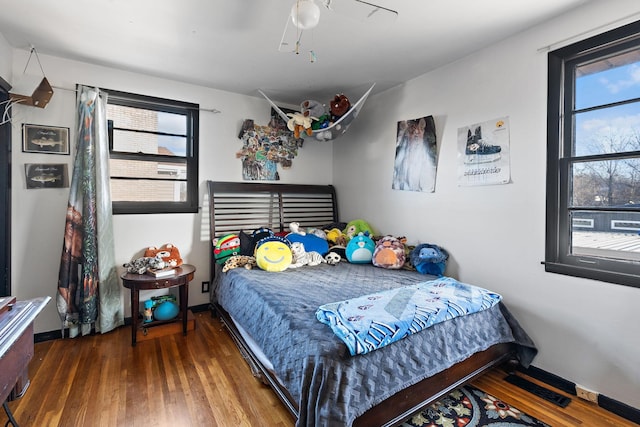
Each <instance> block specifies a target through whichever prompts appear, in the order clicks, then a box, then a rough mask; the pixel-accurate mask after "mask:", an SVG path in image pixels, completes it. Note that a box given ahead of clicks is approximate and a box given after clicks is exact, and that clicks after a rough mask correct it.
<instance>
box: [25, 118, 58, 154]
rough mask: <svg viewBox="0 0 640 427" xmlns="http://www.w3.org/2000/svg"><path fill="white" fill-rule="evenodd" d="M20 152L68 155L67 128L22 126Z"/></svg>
mask: <svg viewBox="0 0 640 427" xmlns="http://www.w3.org/2000/svg"><path fill="white" fill-rule="evenodd" d="M22 151H24V152H25V153H47V154H69V128H64V127H58V126H41V125H30V124H24V125H22Z"/></svg>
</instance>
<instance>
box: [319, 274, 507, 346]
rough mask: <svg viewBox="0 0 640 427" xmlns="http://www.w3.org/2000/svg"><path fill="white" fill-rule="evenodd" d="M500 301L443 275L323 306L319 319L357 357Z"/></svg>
mask: <svg viewBox="0 0 640 427" xmlns="http://www.w3.org/2000/svg"><path fill="white" fill-rule="evenodd" d="M501 299H502V297H501V296H500V295H498V294H496V293H494V292H491V291H488V290H486V289H483V288H479V287H477V286H472V285H469V284H466V283H461V282H458V281H457V280H455V279H453V278H450V277H443V278H440V279H437V280H432V281H428V282H422V283H417V284H414V285H409V286H404V287H401V288H396V289H390V290H386V291H382V292H376V293H373V294H368V295H364V296H361V297H357V298H351V299H348V300H345V301H340V302H333V303H330V304H324V305H322V306H320V308H318V310H317V311H316V317H317V319H318V320H319V321H320V322H322V323H324V324H326V325H329V326H330V327H331V329H332V330H333V333H334V334H336V335H337V336H338V338H340V339H341V340H342V341H344V343H345V344H346V345H347V348H348V349H349V352H350V353H351V355H352V356H355V355H356V354H365V353H369V352H370V351H373V350H377V349H379V348H381V347H384V346H386V345H388V344H391V343H393V342H396V341H398V340H401V339H403V338H405V337H407V336H409V335H411V334H415V333H417V332H420V331H422V330H423V329H425V328H428V327H429V326H432V325H434V324H436V323H439V322H443V321H445V320H449V319H453V318H455V317H458V316H463V315H465V314H471V313H476V312H478V311H482V310H485V309H487V308H490V307H492V306H494V305H495V304H497V303H498V302H500V300H501Z"/></svg>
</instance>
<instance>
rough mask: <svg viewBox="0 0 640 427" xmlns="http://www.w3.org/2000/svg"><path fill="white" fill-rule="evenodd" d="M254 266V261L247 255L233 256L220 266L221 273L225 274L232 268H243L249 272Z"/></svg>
mask: <svg viewBox="0 0 640 427" xmlns="http://www.w3.org/2000/svg"><path fill="white" fill-rule="evenodd" d="M255 265H256V259H255V257H252V256H247V255H234V256H232V257H231V258H229V259H227V260H226V261H225V262H224V265H223V266H222V272H223V273H226V272H227V271H229V270H233V269H234V268H238V267H244V268H246V269H247V270H251V269H252V268H253V267H254V266H255Z"/></svg>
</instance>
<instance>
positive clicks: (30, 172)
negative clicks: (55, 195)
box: [24, 163, 69, 189]
mask: <svg viewBox="0 0 640 427" xmlns="http://www.w3.org/2000/svg"><path fill="white" fill-rule="evenodd" d="M24 176H25V181H26V183H27V189H32V188H65V187H68V186H69V174H68V172H67V164H66V163H60V164H53V163H25V165H24Z"/></svg>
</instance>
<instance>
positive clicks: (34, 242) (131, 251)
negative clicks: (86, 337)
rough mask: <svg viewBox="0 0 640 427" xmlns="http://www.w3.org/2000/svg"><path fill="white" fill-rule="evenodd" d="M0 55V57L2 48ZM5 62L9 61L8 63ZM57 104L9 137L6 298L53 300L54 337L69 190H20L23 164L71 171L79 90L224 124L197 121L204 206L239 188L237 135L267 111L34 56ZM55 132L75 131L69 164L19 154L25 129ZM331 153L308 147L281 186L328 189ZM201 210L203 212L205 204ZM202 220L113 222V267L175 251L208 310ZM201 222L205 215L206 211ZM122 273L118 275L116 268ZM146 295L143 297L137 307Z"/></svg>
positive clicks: (195, 301)
mask: <svg viewBox="0 0 640 427" xmlns="http://www.w3.org/2000/svg"><path fill="white" fill-rule="evenodd" d="M0 49H1V48H0ZM10 53H11V55H9V56H6V53H5V54H2V51H1V50H0V64H4V63H5V61H8V62H9V63H10V62H11V60H13V64H14V68H13V73H14V75H18V74H21V73H22V69H23V68H24V64H25V63H26V60H27V57H28V52H26V51H22V50H11V51H10ZM5 58H6V59H5ZM40 60H41V62H42V66H43V68H44V70H45V73H46V75H47V78H48V80H49V82H50V83H51V85H52V86H53V87H54V95H53V97H52V99H51V101H50V103H49V105H47V107H46V108H45V109H39V108H33V107H25V106H16V107H15V109H14V116H13V122H12V133H13V141H12V144H13V145H12V148H13V165H14V167H13V174H12V179H13V189H12V195H13V199H12V200H13V206H12V216H13V219H12V220H13V235H12V252H13V253H12V256H13V259H12V267H11V268H12V290H13V293H14V294H15V295H16V296H17V297H18V298H19V299H27V298H33V297H38V296H43V295H50V296H51V297H52V298H53V300H52V301H51V302H50V303H49V304H48V306H47V307H46V309H45V311H44V312H43V313H42V314H41V315H40V316H39V317H38V318H37V320H36V323H35V328H36V332H48V331H53V330H58V329H59V328H60V321H59V318H58V314H57V311H56V305H55V298H54V297H55V295H56V286H57V279H58V266H59V260H60V254H61V250H62V231H63V226H64V218H65V212H66V205H67V200H68V194H69V192H68V189H35V190H34V189H31V190H27V189H26V184H25V178H24V164H25V163H39V162H43V163H68V164H69V165H70V166H69V167H70V168H71V164H72V162H73V155H74V154H75V150H74V149H73V148H74V147H75V142H74V137H75V135H76V132H75V129H74V127H75V92H74V91H73V89H74V88H75V85H76V83H82V84H87V85H94V86H99V87H105V88H109V89H116V90H121V91H126V92H134V93H139V94H144V95H151V96H157V97H164V98H171V99H178V100H183V101H187V102H194V103H199V104H200V107H201V108H203V109H212V108H216V109H218V110H220V111H221V112H222V113H221V114H213V113H210V112H207V111H201V112H200V172H199V180H200V206H201V207H202V205H203V202H204V201H205V200H204V193H205V191H206V187H205V181H206V180H209V179H214V180H228V181H241V180H242V175H241V164H240V160H237V159H236V157H235V153H236V152H237V151H238V150H239V149H240V148H241V146H242V143H241V141H240V140H239V139H238V137H237V135H238V132H239V130H240V126H241V124H242V122H243V120H244V119H247V118H250V119H254V120H255V121H256V123H260V124H266V123H267V121H268V118H269V111H270V107H269V105H268V103H267V101H266V100H264V99H263V98H261V97H259V94H258V93H257V91H256V97H251V96H243V95H238V94H233V93H229V92H223V91H219V90H214V89H209V88H205V87H199V86H193V85H187V84H183V83H178V82H175V81H169V80H163V79H158V78H153V77H149V76H146V75H142V74H135V73H128V72H123V71H120V70H116V69H112V68H106V67H97V66H92V65H89V64H85V63H80V62H74V61H69V60H64V59H60V58H56V57H52V56H48V55H43V54H40ZM23 123H31V124H41V125H55V126H64V127H69V128H71V141H72V143H71V145H72V153H71V155H70V156H64V155H51V154H34V153H23V152H22V148H21V147H22V145H21V144H22V140H21V138H22V136H21V134H22V130H21V129H22V128H21V126H22V124H23ZM331 163H332V146H331V144H320V143H317V144H316V143H314V142H313V141H310V142H308V143H306V144H305V145H304V147H303V148H302V149H301V150H300V151H299V155H298V157H296V158H295V159H294V160H293V167H292V168H291V169H289V170H280V176H281V182H287V183H290V182H295V183H325V184H331V183H332V176H331V174H332V167H331ZM205 209H206V203H205ZM201 213H202V211H201V212H200V213H198V214H156V215H114V217H113V226H114V234H115V236H114V240H115V246H116V248H115V253H116V262H117V263H118V265H121V264H123V263H125V262H128V261H130V260H131V259H132V258H134V257H135V256H140V254H139V252H140V251H141V250H142V249H144V248H145V247H147V246H150V245H155V246H158V245H162V244H164V243H168V242H171V243H174V244H175V245H176V246H177V247H178V248H179V249H180V252H181V255H182V258H183V259H184V260H185V262H187V263H190V264H193V265H195V266H196V268H197V271H196V274H195V278H194V280H193V281H192V282H191V286H190V287H189V304H190V305H199V304H207V303H208V302H209V299H208V294H203V293H202V292H201V282H202V281H208V280H209V256H208V250H209V247H208V223H207V222H206V221H205V222H203V221H202V214H201ZM205 218H207V217H206V210H205ZM120 269H121V268H120ZM122 289H123V293H122V294H123V303H124V306H125V316H130V310H129V291H128V289H124V288H122ZM142 298H144V295H141V299H142Z"/></svg>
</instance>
